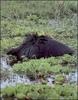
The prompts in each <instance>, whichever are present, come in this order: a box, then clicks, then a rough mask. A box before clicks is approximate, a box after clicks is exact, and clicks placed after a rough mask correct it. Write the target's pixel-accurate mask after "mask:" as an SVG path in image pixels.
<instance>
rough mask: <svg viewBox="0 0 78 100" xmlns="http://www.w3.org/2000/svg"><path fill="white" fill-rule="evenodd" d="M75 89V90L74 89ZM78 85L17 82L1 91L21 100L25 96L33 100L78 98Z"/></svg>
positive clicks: (3, 94) (74, 99) (4, 95)
mask: <svg viewBox="0 0 78 100" xmlns="http://www.w3.org/2000/svg"><path fill="white" fill-rule="evenodd" d="M72 90H73V91H72ZM76 91H77V87H76V86H74V85H69V84H65V85H64V86H62V85H55V86H54V87H50V86H48V85H41V84H35V85H24V84H17V85H16V86H15V87H14V86H9V87H6V88H5V89H3V90H2V91H1V95H2V97H6V96H7V97H13V96H14V97H16V98H18V99H19V100H24V99H25V98H29V99H32V100H41V99H43V100H46V99H47V100H49V99H51V100H52V99H61V98H64V99H65V100H68V99H70V100H72V99H73V100H76V99H77V94H76Z"/></svg>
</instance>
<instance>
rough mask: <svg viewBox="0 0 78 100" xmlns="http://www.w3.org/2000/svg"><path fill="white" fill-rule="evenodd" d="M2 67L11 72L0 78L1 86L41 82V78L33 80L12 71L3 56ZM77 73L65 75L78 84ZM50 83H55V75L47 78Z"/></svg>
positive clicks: (68, 79)
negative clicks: (7, 75)
mask: <svg viewBox="0 0 78 100" xmlns="http://www.w3.org/2000/svg"><path fill="white" fill-rule="evenodd" d="M1 69H3V70H5V71H6V70H7V72H8V73H9V72H10V73H9V77H7V78H6V79H4V78H3V79H2V80H0V83H1V88H5V87H6V86H15V85H16V84H17V83H24V84H34V83H40V82H41V81H40V80H35V81H31V80H30V79H29V78H28V77H27V76H25V75H18V74H16V73H13V72H12V67H11V66H10V65H8V64H7V62H6V59H4V58H1ZM77 75H78V72H77V71H76V72H73V73H69V75H65V76H66V79H67V81H68V82H69V83H75V84H77ZM46 81H47V84H48V85H53V84H54V82H55V75H50V76H48V77H47V78H46Z"/></svg>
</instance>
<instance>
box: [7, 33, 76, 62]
mask: <svg viewBox="0 0 78 100" xmlns="http://www.w3.org/2000/svg"><path fill="white" fill-rule="evenodd" d="M73 53H74V51H73V50H72V49H71V48H70V47H68V46H67V45H65V44H63V43H61V42H58V41H57V40H54V39H53V38H51V37H49V36H44V35H41V36H38V35H37V34H28V35H27V36H26V38H25V40H24V41H23V43H22V44H21V45H20V46H19V47H16V48H12V49H10V50H9V51H8V52H7V54H8V55H13V56H16V58H17V60H18V61H21V60H22V59H23V58H25V57H26V58H28V59H32V58H33V59H34V58H37V59H39V58H41V57H44V58H47V57H51V56H54V57H57V56H63V55H64V54H69V55H72V54H73Z"/></svg>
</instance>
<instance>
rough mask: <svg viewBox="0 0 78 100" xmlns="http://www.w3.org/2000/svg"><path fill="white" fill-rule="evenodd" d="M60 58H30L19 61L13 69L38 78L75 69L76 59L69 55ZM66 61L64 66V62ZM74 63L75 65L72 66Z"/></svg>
mask: <svg viewBox="0 0 78 100" xmlns="http://www.w3.org/2000/svg"><path fill="white" fill-rule="evenodd" d="M59 58H60V57H59ZM59 58H54V57H51V58H46V59H44V58H42V59H39V60H30V61H25V62H23V63H18V64H15V65H14V66H13V71H14V72H15V73H18V74H25V75H27V76H28V77H29V78H30V79H37V78H39V76H41V77H42V78H45V77H46V76H48V75H49V74H60V73H66V74H68V73H69V72H72V71H75V68H76V67H74V66H75V63H76V62H75V61H74V57H73V58H72V57H71V56H69V55H65V56H64V57H62V58H61V59H59ZM63 63H66V64H65V66H64V65H63V66H64V67H63V66H62V64H63ZM72 64H73V66H72Z"/></svg>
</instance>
